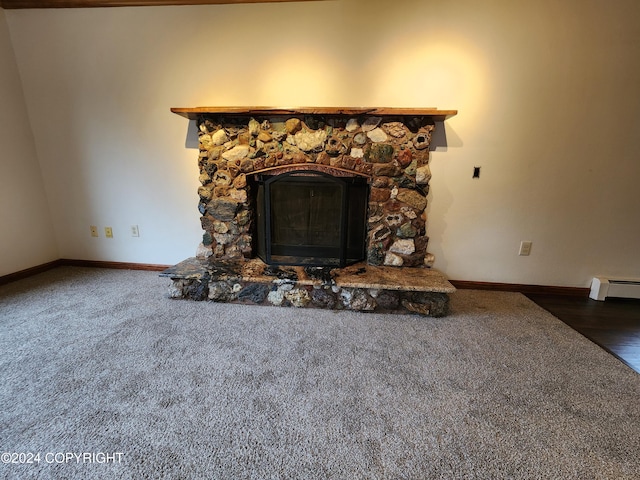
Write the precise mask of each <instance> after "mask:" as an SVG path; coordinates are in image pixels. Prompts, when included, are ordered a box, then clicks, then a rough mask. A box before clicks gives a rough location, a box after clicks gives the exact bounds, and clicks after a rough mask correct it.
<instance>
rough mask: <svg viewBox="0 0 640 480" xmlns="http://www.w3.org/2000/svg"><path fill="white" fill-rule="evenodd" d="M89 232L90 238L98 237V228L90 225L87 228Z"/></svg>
mask: <svg viewBox="0 0 640 480" xmlns="http://www.w3.org/2000/svg"><path fill="white" fill-rule="evenodd" d="M89 230H90V231H91V236H92V237H97V236H98V227H96V226H95V225H91V226H90V227H89Z"/></svg>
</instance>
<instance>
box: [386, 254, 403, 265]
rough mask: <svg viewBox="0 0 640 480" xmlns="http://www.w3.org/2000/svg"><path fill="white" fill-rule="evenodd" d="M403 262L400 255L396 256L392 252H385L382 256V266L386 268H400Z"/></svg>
mask: <svg viewBox="0 0 640 480" xmlns="http://www.w3.org/2000/svg"><path fill="white" fill-rule="evenodd" d="M403 263H404V260H403V259H402V257H401V256H400V255H396V254H395V253H392V252H387V254H386V255H385V256H384V264H385V265H386V266H388V267H401V266H402V264H403Z"/></svg>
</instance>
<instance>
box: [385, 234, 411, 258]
mask: <svg viewBox="0 0 640 480" xmlns="http://www.w3.org/2000/svg"><path fill="white" fill-rule="evenodd" d="M389 251H390V252H393V253H399V254H401V255H411V254H412V253H414V252H415V251H416V245H415V243H414V242H413V239H410V238H401V239H399V240H396V241H395V242H393V244H392V245H391V247H389Z"/></svg>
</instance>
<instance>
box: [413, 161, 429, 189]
mask: <svg viewBox="0 0 640 480" xmlns="http://www.w3.org/2000/svg"><path fill="white" fill-rule="evenodd" d="M430 180H431V169H430V168H429V165H423V166H421V167H419V168H417V169H416V183H417V184H418V185H426V184H428V183H429V181H430Z"/></svg>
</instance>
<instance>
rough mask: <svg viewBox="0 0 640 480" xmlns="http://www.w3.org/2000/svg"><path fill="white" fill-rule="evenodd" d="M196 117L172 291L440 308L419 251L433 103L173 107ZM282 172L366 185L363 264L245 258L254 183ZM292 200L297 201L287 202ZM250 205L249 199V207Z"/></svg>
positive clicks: (442, 287)
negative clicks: (190, 215) (185, 246)
mask: <svg viewBox="0 0 640 480" xmlns="http://www.w3.org/2000/svg"><path fill="white" fill-rule="evenodd" d="M172 111H173V112H174V113H177V114H180V115H183V116H185V117H187V118H189V119H193V120H195V121H196V123H197V127H198V136H199V157H198V163H199V167H200V178H199V179H200V182H201V186H200V187H199V189H198V195H199V199H200V202H199V207H198V208H199V211H200V213H201V215H202V217H201V224H202V228H203V230H204V235H203V238H202V242H201V243H200V245H199V247H198V249H197V254H196V258H192V259H188V260H186V261H184V262H182V263H180V264H178V265H176V266H174V267H172V268H170V269H168V270H167V271H165V272H163V274H162V275H163V276H167V277H169V278H171V279H172V280H173V285H172V287H171V296H172V297H176V298H183V297H186V298H192V299H196V300H204V299H209V300H213V301H222V302H247V301H249V302H251V303H255V304H271V305H292V306H296V307H309V306H313V307H323V308H349V309H353V310H362V311H371V310H376V311H389V310H396V309H400V310H405V311H410V312H416V313H420V314H424V315H432V316H442V315H445V314H446V313H447V308H448V293H451V292H453V291H454V290H455V288H454V287H453V286H452V285H451V284H450V283H449V282H448V281H447V280H446V278H445V277H444V276H443V275H442V274H441V273H440V272H437V271H435V270H433V269H431V266H432V265H433V261H434V257H433V255H432V254H430V253H428V251H427V243H428V237H427V235H426V222H427V218H426V213H425V208H426V205H427V193H428V189H429V181H430V179H431V172H430V169H429V146H430V143H431V138H432V133H433V131H434V128H435V121H437V120H444V119H445V118H447V117H448V116H452V115H455V113H456V112H455V111H442V110H436V109H420V110H418V109H333V108H324V109H323V108H306V109H271V108H255V107H253V108H191V109H172ZM290 172H319V173H320V174H323V175H325V176H326V175H329V176H332V177H361V178H365V179H366V182H367V183H368V185H369V189H368V190H369V192H368V207H367V208H366V215H365V219H366V227H365V228H366V230H365V235H364V236H365V244H364V245H363V246H362V248H363V257H364V260H363V261H362V262H359V263H357V264H355V265H351V266H348V267H344V268H329V267H327V266H323V267H316V266H305V267H304V268H303V266H300V265H299V266H296V265H291V266H283V265H281V266H276V265H266V264H264V263H263V262H262V261H261V260H259V259H257V258H256V253H257V248H256V241H257V227H256V224H257V222H258V218H259V217H260V214H259V212H258V211H256V203H257V202H256V191H257V181H258V178H262V177H263V176H265V175H266V176H269V178H272V176H275V175H283V174H286V173H290ZM291 201H292V202H295V201H296V199H295V198H292V199H291ZM258 203H259V202H258Z"/></svg>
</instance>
